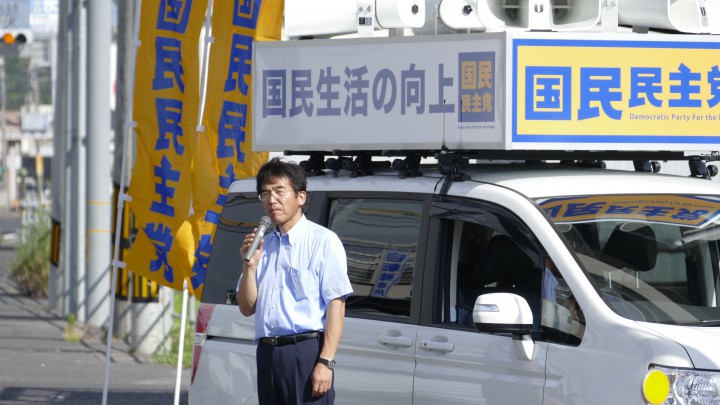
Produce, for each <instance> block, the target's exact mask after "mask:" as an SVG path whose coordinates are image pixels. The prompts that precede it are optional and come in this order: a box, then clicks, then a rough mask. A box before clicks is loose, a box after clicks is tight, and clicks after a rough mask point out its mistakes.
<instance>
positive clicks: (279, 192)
mask: <svg viewBox="0 0 720 405" xmlns="http://www.w3.org/2000/svg"><path fill="white" fill-rule="evenodd" d="M289 192H290V191H288V190H286V189H284V188H278V189H275V190H263V191H262V192H260V194H258V198H259V199H260V201H263V202H264V201H269V200H270V196H274V197H275V199H277V200H280V199H282V198H284V197H285V196H286V195H288V193H289Z"/></svg>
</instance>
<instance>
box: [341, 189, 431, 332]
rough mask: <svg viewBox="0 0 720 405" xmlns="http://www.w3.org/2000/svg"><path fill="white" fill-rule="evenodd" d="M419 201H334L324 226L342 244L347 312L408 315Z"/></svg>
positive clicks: (419, 220) (349, 199) (417, 230)
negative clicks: (350, 290) (348, 287)
mask: <svg viewBox="0 0 720 405" xmlns="http://www.w3.org/2000/svg"><path fill="white" fill-rule="evenodd" d="M421 219H422V203H421V202H420V201H405V200H393V199H353V198H348V199H335V200H332V202H331V206H330V216H329V221H328V228H329V229H331V230H332V231H334V232H335V233H336V234H337V235H338V236H339V237H340V240H341V241H342V243H343V246H345V253H346V255H347V261H348V276H349V278H350V282H351V283H352V286H353V294H352V295H351V296H350V297H348V299H347V300H346V303H345V311H346V314H347V315H349V316H365V315H369V316H373V315H391V316H397V317H404V318H409V317H410V303H411V294H412V283H413V272H414V270H415V260H416V256H417V248H418V240H419V238H420V223H421Z"/></svg>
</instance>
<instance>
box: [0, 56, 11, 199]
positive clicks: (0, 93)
mask: <svg viewBox="0 0 720 405" xmlns="http://www.w3.org/2000/svg"><path fill="white" fill-rule="evenodd" d="M0 99H1V101H2V104H0V136H2V139H1V140H0V144H1V147H2V154H3V155H2V166H3V180H4V181H3V182H4V183H5V184H4V186H5V194H6V197H7V201H6V202H7V205H6V207H7V210H8V212H10V208H11V200H10V199H11V197H10V174H9V170H8V142H7V128H6V127H5V104H7V94H6V92H5V56H4V55H2V54H0Z"/></svg>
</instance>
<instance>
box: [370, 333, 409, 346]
mask: <svg viewBox="0 0 720 405" xmlns="http://www.w3.org/2000/svg"><path fill="white" fill-rule="evenodd" d="M378 340H379V341H380V343H382V344H386V345H393V346H398V347H410V346H412V343H413V341H412V339H410V338H409V337H406V336H388V335H383V336H380V338H379V339H378Z"/></svg>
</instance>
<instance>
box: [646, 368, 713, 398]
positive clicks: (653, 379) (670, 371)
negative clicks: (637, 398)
mask: <svg viewBox="0 0 720 405" xmlns="http://www.w3.org/2000/svg"><path fill="white" fill-rule="evenodd" d="M643 395H644V396H645V401H647V403H648V404H652V405H720V372H718V371H699V370H694V369H683V368H671V367H661V366H652V367H650V370H649V371H648V374H647V376H646V377H645V381H644V382H643Z"/></svg>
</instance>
